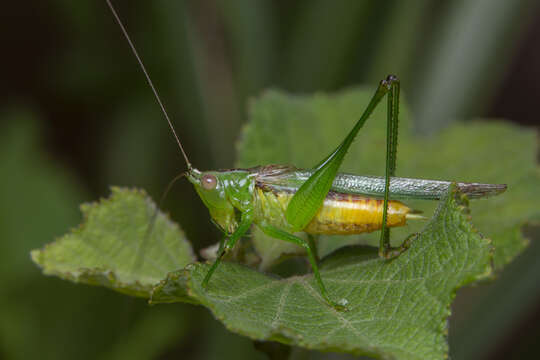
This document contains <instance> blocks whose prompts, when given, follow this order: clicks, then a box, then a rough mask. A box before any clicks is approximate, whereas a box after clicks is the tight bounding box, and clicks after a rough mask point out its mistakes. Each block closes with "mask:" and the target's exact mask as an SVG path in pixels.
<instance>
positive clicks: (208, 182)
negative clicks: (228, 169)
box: [201, 174, 217, 190]
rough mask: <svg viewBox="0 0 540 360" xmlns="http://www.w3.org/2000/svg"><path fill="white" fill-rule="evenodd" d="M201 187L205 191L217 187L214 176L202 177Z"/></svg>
mask: <svg viewBox="0 0 540 360" xmlns="http://www.w3.org/2000/svg"><path fill="white" fill-rule="evenodd" d="M201 183H202V187H203V188H204V189H205V190H214V189H215V188H216V186H217V179H216V177H215V176H214V175H208V174H207V175H203V177H202V181H201Z"/></svg>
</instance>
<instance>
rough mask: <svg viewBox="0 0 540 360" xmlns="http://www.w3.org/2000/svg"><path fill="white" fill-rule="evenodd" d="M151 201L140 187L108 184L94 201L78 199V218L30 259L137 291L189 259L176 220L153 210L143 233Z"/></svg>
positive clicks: (68, 275) (61, 273) (73, 276)
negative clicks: (107, 191)
mask: <svg viewBox="0 0 540 360" xmlns="http://www.w3.org/2000/svg"><path fill="white" fill-rule="evenodd" d="M155 209H156V207H155V204H154V203H153V202H152V201H151V200H150V199H149V198H148V197H147V196H146V194H145V193H144V192H143V191H140V190H128V189H121V188H116V187H113V188H112V195H111V197H110V198H108V199H104V200H101V201H100V202H99V203H93V204H83V205H82V206H81V210H82V213H83V215H84V221H83V224H82V225H81V226H80V227H79V228H76V229H74V230H72V232H71V233H69V234H67V235H65V236H63V237H62V238H60V239H58V240H57V241H55V242H54V243H51V244H48V245H46V246H45V247H44V248H43V249H41V250H33V251H32V254H31V255H32V260H33V261H34V262H35V263H36V264H38V265H39V266H40V267H41V268H42V269H43V272H44V273H45V274H47V275H56V276H58V277H61V278H63V279H66V280H71V281H74V282H81V283H86V284H91V285H101V286H105V287H108V288H111V289H113V290H116V291H119V292H122V293H125V294H128V295H133V296H141V297H149V296H150V292H151V290H152V288H153V286H154V285H156V284H157V283H158V282H159V281H160V280H162V279H164V278H165V277H166V276H167V273H169V272H171V271H173V270H178V269H182V268H184V266H186V264H188V263H190V262H194V261H195V257H194V255H193V251H192V249H191V245H190V244H189V242H188V241H187V240H186V239H185V236H184V234H183V233H182V231H181V230H180V229H179V227H178V225H176V224H174V223H173V222H171V221H170V220H169V219H168V217H167V216H166V215H164V214H162V213H158V215H157V218H156V221H155V224H154V226H153V228H152V231H151V232H150V235H149V236H148V229H149V224H150V221H151V220H152V217H153V215H154V212H155Z"/></svg>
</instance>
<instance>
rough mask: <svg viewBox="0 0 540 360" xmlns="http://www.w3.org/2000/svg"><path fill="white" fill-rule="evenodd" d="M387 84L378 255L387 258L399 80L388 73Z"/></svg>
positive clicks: (389, 249)
mask: <svg viewBox="0 0 540 360" xmlns="http://www.w3.org/2000/svg"><path fill="white" fill-rule="evenodd" d="M384 81H385V82H386V83H387V84H388V86H389V88H390V89H389V92H388V103H387V110H386V113H387V116H386V118H387V121H386V166H385V173H384V178H385V179H384V203H383V217H382V227H381V238H380V244H379V255H380V256H381V257H385V258H388V257H389V254H390V253H391V248H390V229H389V228H388V226H387V219H388V197H389V193H390V178H391V177H393V176H395V175H396V157H397V135H398V125H399V90H400V86H399V80H398V78H397V77H396V76H394V75H389V76H388V77H387V78H386V80H384Z"/></svg>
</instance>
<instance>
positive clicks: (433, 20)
mask: <svg viewBox="0 0 540 360" xmlns="http://www.w3.org/2000/svg"><path fill="white" fill-rule="evenodd" d="M115 3H116V6H117V10H118V11H119V13H120V15H121V17H122V18H123V19H124V21H125V23H126V24H127V27H128V30H129V32H130V34H131V36H132V38H133V39H134V40H135V43H136V44H137V47H138V49H139V52H140V53H141V55H142V57H143V59H144V60H145V62H146V65H147V67H148V69H149V72H150V74H151V76H152V78H153V80H154V82H155V83H156V85H157V87H158V89H159V92H160V93H161V95H162V98H163V99H164V102H165V104H166V107H167V108H168V111H169V113H170V114H171V115H172V118H173V121H174V122H175V124H176V127H177V131H178V133H179V135H180V138H181V139H182V141H183V143H184V147H185V148H186V151H187V152H188V155H189V156H190V158H191V160H192V162H193V163H194V164H196V165H197V167H199V168H201V169H210V168H227V167H231V166H233V164H234V158H235V155H234V151H235V142H236V138H237V134H238V133H239V129H240V127H241V126H242V124H243V123H244V122H245V121H246V111H245V109H246V103H247V101H248V99H249V98H251V97H254V96H257V95H258V94H260V93H261V91H262V90H263V89H265V88H268V87H275V88H281V89H285V90H288V91H291V92H308V93H309V92H315V91H333V90H337V89H341V88H343V87H347V86H352V85H355V84H362V83H367V84H375V83H376V82H377V81H379V80H380V79H382V78H383V77H385V76H386V74H388V73H395V74H397V75H399V77H400V79H401V81H402V89H403V92H404V93H405V96H406V98H407V99H408V101H409V103H410V104H411V106H412V109H413V114H414V119H415V123H416V129H417V131H418V133H419V134H421V135H422V136H429V134H432V133H435V132H437V131H438V130H440V129H441V128H443V127H444V126H445V125H447V124H448V123H450V122H451V121H453V120H454V119H465V120H466V119H470V118H473V117H491V118H504V119H507V120H508V121H512V122H515V123H518V124H521V125H523V126H529V127H535V126H538V124H539V122H538V96H539V95H538V94H540V48H539V47H538V39H540V7H539V6H538V5H537V3H538V2H537V1H534V0H529V1H527V0H523V1H507V0H491V1H490V0H480V1H468V0H462V1H446V2H435V1H427V0H423V1H422V0H414V1H407V2H405V1H399V0H393V1H384V2H381V1H356V0H350V1H345V0H338V1H334V2H330V1H325V0H312V1H307V0H302V1H294V2H293V1H285V0H280V1H263V0H257V1H252V0H234V1H226V0H210V1H173V0H155V1H129V2H128V1H120V0H118V1H116V2H115ZM0 39H1V40H2V41H1V44H2V46H1V50H0V52H1V67H0V69H1V70H0V71H1V74H2V77H1V84H2V85H1V86H0V140H1V142H0V160H1V162H0V175H1V176H0V194H1V195H2V197H1V204H0V234H1V235H2V238H1V240H0V287H1V288H2V290H1V291H0V358H6V359H27V358H41V359H72V358H78V359H85V358H87V359H121V358H130V359H146V358H158V359H177V358H182V359H214V358H217V357H218V356H220V357H221V358H223V359H228V358H250V359H251V358H261V359H263V358H264V356H262V355H260V354H259V353H257V352H256V351H255V350H254V349H253V345H252V343H251V342H250V341H249V340H247V339H246V338H242V337H240V336H237V335H234V334H231V333H229V332H227V331H226V330H225V329H224V327H223V326H222V325H221V324H220V323H218V322H217V321H215V320H213V318H212V316H211V315H210V314H209V312H208V311H207V310H206V309H204V308H202V307H194V306H191V305H183V304H177V305H168V306H159V307H153V308H149V307H148V306H147V305H146V304H145V303H144V301H142V300H134V299H130V298H127V297H125V296H122V295H119V294H116V293H113V292H111V291H107V290H105V289H100V288H94V287H89V286H83V285H73V284H71V283H67V282H64V281H61V280H59V279H56V278H46V277H43V276H42V275H41V274H40V272H39V270H38V269H37V268H36V267H35V266H34V265H33V264H32V263H31V262H30V260H29V256H28V252H29V250H30V249H32V248H36V247H40V246H42V245H44V244H45V243H47V242H50V241H52V240H53V239H54V237H56V236H60V235H62V234H63V233H64V232H66V230H67V229H68V228H69V227H73V226H76V225H77V224H78V223H79V222H80V215H79V211H78V204H79V203H81V202H83V201H94V200H96V199H97V198H99V197H104V196H107V195H108V192H109V190H108V188H109V186H110V185H111V184H115V185H125V186H137V187H142V188H145V189H146V190H147V191H148V192H149V193H150V194H151V195H152V196H153V197H154V198H158V197H159V195H160V194H161V192H162V191H163V189H164V188H165V186H166V184H167V182H168V181H169V180H170V179H172V178H173V177H174V175H176V174H177V173H179V172H180V171H182V170H183V169H184V166H185V165H184V164H183V160H182V158H181V156H180V154H179V151H178V150H177V148H176V145H175V143H174V141H173V138H172V136H171V134H170V132H169V129H168V128H167V125H166V122H165V120H164V119H163V117H162V115H161V114H160V112H159V108H158V106H157V105H156V104H155V100H154V99H153V97H152V94H151V92H150V90H149V88H148V86H147V84H146V82H145V80H144V78H143V76H142V73H141V71H140V69H139V68H138V67H137V65H136V62H135V59H134V57H133V56H132V54H131V53H130V51H129V48H128V46H127V43H126V41H125V40H124V39H123V38H122V36H121V33H120V30H119V28H118V26H117V25H116V24H115V23H114V21H113V17H112V15H111V13H110V11H109V10H108V8H107V6H106V4H105V1H70V0H49V1H27V2H6V3H5V4H3V7H2V13H1V14H0ZM402 160H403V161H405V160H406V159H402ZM165 208H166V209H167V210H168V211H170V212H171V214H172V216H173V218H174V219H176V220H177V221H179V222H180V224H181V225H182V227H183V228H184V229H185V230H186V233H187V235H188V238H189V239H190V240H191V241H192V242H193V243H194V245H195V247H196V248H197V249H198V248H201V247H203V246H206V245H209V244H212V243H213V242H215V241H216V239H217V236H218V233H217V232H216V230H214V229H213V227H212V226H211V224H210V223H209V221H208V220H209V218H208V215H207V211H206V209H205V208H204V206H203V205H202V204H201V203H200V201H199V200H198V199H197V198H196V194H195V192H194V191H192V189H191V188H190V186H189V184H187V182H184V183H182V184H180V185H178V186H177V187H175V189H174V190H173V192H172V194H171V195H170V196H169V198H168V200H167V202H166V203H165ZM528 231H529V232H530V234H531V236H532V237H533V241H532V245H531V246H530V248H529V249H528V250H527V251H526V253H524V254H523V255H521V256H520V257H519V258H518V259H517V260H516V261H515V262H514V263H513V264H512V265H511V266H509V267H508V269H506V270H505V271H504V272H503V273H502V274H501V277H500V280H498V281H497V282H495V283H493V284H483V285H481V286H478V287H475V288H469V289H466V290H461V291H460V292H459V293H458V296H457V299H456V303H455V305H454V315H453V316H452V318H451V320H450V335H449V341H450V346H451V356H452V358H453V359H479V358H485V359H487V358H490V359H493V358H498V359H507V358H534V357H535V355H537V353H538V346H537V344H536V339H538V338H539V336H540V326H539V325H538V323H539V321H540V285H538V281H536V278H537V274H538V272H539V271H540V266H539V265H537V264H536V263H537V262H538V261H537V260H536V259H537V258H538V256H540V246H539V245H538V244H537V243H536V242H535V241H534V238H536V239H538V235H537V231H536V229H529V230H528ZM294 356H295V357H296V358H298V359H301V358H302V359H308V358H313V359H323V358H324V359H345V358H350V357H347V356H343V355H336V354H316V353H304V352H303V351H300V350H295V354H294ZM537 356H538V355H537Z"/></svg>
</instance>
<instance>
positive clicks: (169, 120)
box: [105, 0, 191, 170]
mask: <svg viewBox="0 0 540 360" xmlns="http://www.w3.org/2000/svg"><path fill="white" fill-rule="evenodd" d="M105 1H107V5H109V8H110V9H111V12H112V13H113V15H114V18H115V19H116V22H117V23H118V25H119V26H120V29H122V33H123V34H124V37H125V38H126V40H127V42H128V43H129V46H130V47H131V51H132V52H133V55H135V58H136V59H137V62H138V63H139V66H140V67H141V70H142V71H143V73H144V76H145V77H146V81H147V82H148V85H150V88H151V89H152V92H153V93H154V96H155V98H156V100H157V102H158V104H159V107H161V111H162V112H163V115H165V119H167V122H168V123H169V127H170V128H171V130H172V133H173V135H174V138H175V139H176V142H177V143H178V147H179V148H180V151H182V155H183V156H184V159H185V160H186V164H187V167H188V169H189V170H191V163H190V162H189V160H188V157H187V155H186V152H185V151H184V147H183V146H182V143H181V142H180V139H179V138H178V135H176V131H175V130H174V126H173V124H172V121H171V119H170V118H169V114H167V110H165V106H163V102H162V101H161V98H160V97H159V95H158V92H157V90H156V87H155V86H154V83H153V82H152V79H150V75H148V72H147V71H146V67H145V66H144V64H143V62H142V60H141V57H140V56H139V53H138V52H137V49H135V45H134V44H133V41H131V38H130V37H129V35H128V32H127V30H126V28H125V27H124V24H123V23H122V20H120V17H119V16H118V14H117V13H116V10H115V9H114V6H113V5H112V4H111V1H110V0H105Z"/></svg>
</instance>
